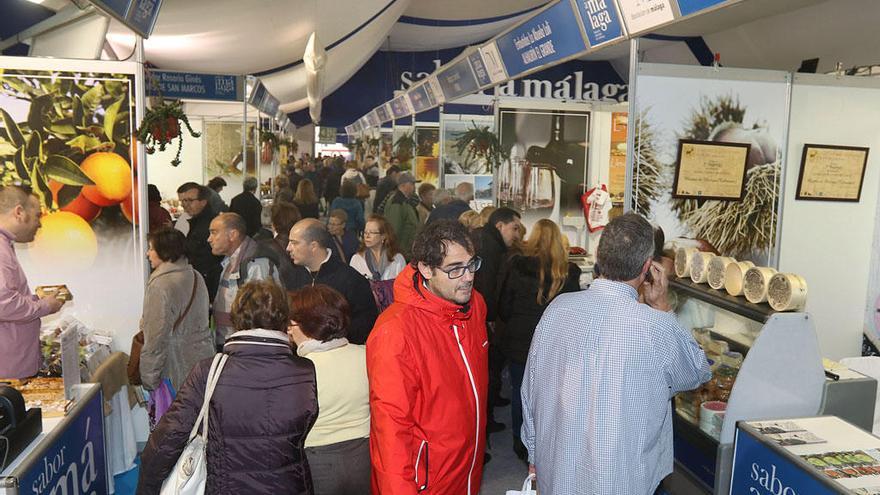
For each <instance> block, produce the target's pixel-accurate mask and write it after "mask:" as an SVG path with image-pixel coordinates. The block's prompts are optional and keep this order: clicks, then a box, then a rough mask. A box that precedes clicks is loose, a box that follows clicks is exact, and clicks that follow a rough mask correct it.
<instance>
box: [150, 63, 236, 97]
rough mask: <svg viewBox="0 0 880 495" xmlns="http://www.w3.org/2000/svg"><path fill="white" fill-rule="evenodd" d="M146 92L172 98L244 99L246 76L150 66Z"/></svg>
mask: <svg viewBox="0 0 880 495" xmlns="http://www.w3.org/2000/svg"><path fill="white" fill-rule="evenodd" d="M147 95H148V96H162V97H164V98H173V99H190V100H217V101H241V100H242V98H243V95H244V78H243V77H241V76H232V75H222V74H197V73H190V72H171V71H165V70H151V71H148V72H147Z"/></svg>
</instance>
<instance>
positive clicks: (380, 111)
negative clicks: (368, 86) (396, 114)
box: [374, 104, 391, 123]
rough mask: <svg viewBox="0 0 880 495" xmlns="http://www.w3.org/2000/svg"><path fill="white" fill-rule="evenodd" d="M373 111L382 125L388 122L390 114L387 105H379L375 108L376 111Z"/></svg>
mask: <svg viewBox="0 0 880 495" xmlns="http://www.w3.org/2000/svg"><path fill="white" fill-rule="evenodd" d="M374 111H375V112H376V115H378V116H379V120H380V121H381V122H383V123H384V122H388V121H389V120H391V112H390V111H389V110H388V106H387V105H385V104H382V105H379V106H378V107H376V110H374Z"/></svg>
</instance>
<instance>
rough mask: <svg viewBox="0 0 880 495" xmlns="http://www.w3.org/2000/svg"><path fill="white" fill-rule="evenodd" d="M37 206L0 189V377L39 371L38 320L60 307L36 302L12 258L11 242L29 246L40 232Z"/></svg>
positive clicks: (26, 195)
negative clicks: (27, 243)
mask: <svg viewBox="0 0 880 495" xmlns="http://www.w3.org/2000/svg"><path fill="white" fill-rule="evenodd" d="M40 215H41V211H40V202H39V200H38V199H37V197H36V196H34V195H33V193H31V191H30V190H27V189H26V188H23V187H19V186H0V377H3V378H25V377H29V376H33V375H36V374H37V370H38V369H39V368H40V318H42V317H43V316H47V315H50V314H52V313H56V312H58V310H60V309H61V306H62V305H63V304H64V301H63V300H60V299H57V298H56V297H55V296H54V295H50V296H46V297H43V298H38V297H37V296H35V295H34V294H32V293H31V290H30V288H29V287H28V283H27V278H26V277H25V275H24V271H23V270H22V269H21V265H20V264H19V263H18V258H17V257H16V255H15V247H14V246H13V244H12V243H13V242H31V241H33V240H34V236H35V235H36V233H37V230H38V229H39V228H40Z"/></svg>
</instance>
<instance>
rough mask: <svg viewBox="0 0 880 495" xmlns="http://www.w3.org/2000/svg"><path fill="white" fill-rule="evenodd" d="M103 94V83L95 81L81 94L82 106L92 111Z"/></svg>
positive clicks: (99, 102)
mask: <svg viewBox="0 0 880 495" xmlns="http://www.w3.org/2000/svg"><path fill="white" fill-rule="evenodd" d="M102 96H104V85H103V84H101V83H100V82H98V83H95V85H94V86H92V87H91V88H89V90H88V91H86V92H85V93H84V94H83V95H82V104H83V107H85V108H88V109H89V110H92V111H94V110H95V109H97V108H98V105H100V104H101V97H102Z"/></svg>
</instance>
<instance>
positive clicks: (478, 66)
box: [467, 50, 492, 88]
mask: <svg viewBox="0 0 880 495" xmlns="http://www.w3.org/2000/svg"><path fill="white" fill-rule="evenodd" d="M467 59H468V62H470V64H471V70H473V71H474V75H475V76H477V83H478V84H479V85H480V87H481V88H485V87H487V86H491V85H492V78H490V77H489V71H488V70H487V69H486V63H485V62H483V55H482V54H481V53H480V50H474V51H473V52H472V53H469V54H468V56H467Z"/></svg>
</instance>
